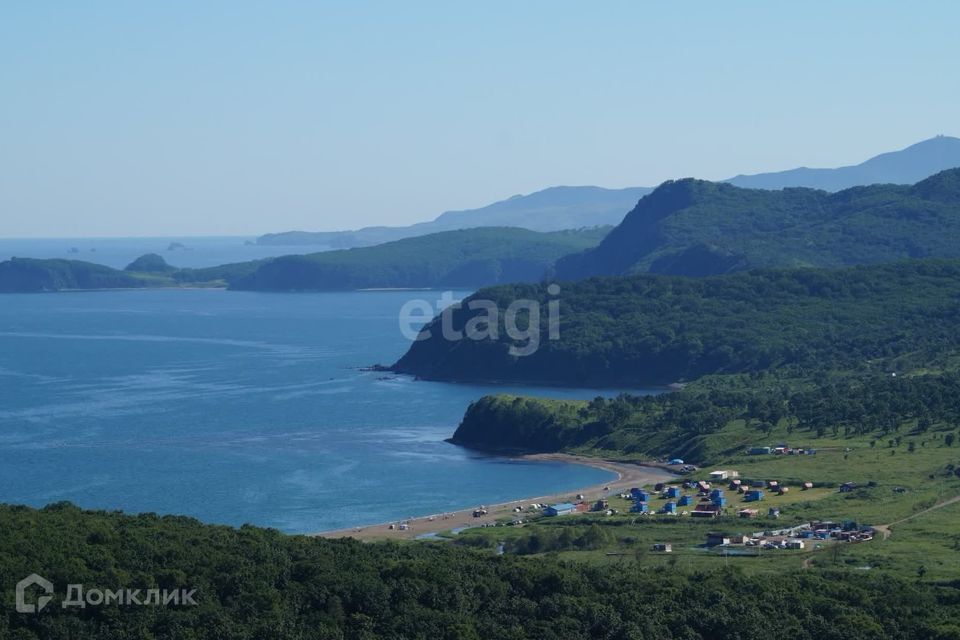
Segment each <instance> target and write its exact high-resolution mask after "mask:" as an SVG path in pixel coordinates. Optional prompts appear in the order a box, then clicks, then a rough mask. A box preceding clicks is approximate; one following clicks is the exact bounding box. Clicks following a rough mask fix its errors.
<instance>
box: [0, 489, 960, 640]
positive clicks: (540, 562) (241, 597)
mask: <svg viewBox="0 0 960 640" xmlns="http://www.w3.org/2000/svg"><path fill="white" fill-rule="evenodd" d="M0 521H2V522H3V523H4V526H3V527H0V575H3V576H5V577H7V578H11V580H9V581H8V580H6V579H5V580H4V586H3V589H4V591H3V594H2V596H3V602H4V607H3V611H2V613H0V637H4V638H14V639H16V640H28V639H31V638H72V639H74V640H86V639H88V638H89V639H94V638H107V637H109V638H142V637H165V638H183V639H187V638H190V639H196V640H202V639H208V638H209V639H213V638H239V639H250V640H253V639H263V640H266V639H268V638H269V639H278V638H282V639H286V638H290V639H293V638H296V639H298V640H303V639H313V638H316V639H324V640H334V639H336V640H346V639H356V640H361V639H364V640H366V639H370V640H372V639H373V638H419V639H423V640H436V639H447V640H480V639H481V638H482V639H484V640H496V639H501V638H502V639H511V640H522V639H524V638H529V639H531V640H533V639H536V640H561V639H574V638H578V639H579V638H604V639H609V640H626V639H628V638H658V639H659V638H683V639H685V640H690V639H695V638H718V637H729V638H733V637H735V638H740V639H742V640H754V639H756V640H767V639H768V638H779V637H791V638H797V639H799V640H804V639H809V640H825V639H836V640H859V639H868V638H869V639H877V640H880V639H881V638H890V637H896V638H916V639H917V640H920V639H922V640H931V639H942V640H946V639H948V638H950V639H953V638H957V637H958V633H960V627H958V621H960V598H958V595H957V589H956V586H949V585H943V586H930V585H923V584H917V583H912V582H906V581H902V580H899V579H896V578H890V577H888V576H879V575H876V576H875V575H866V574H862V573H860V574H857V573H849V572H845V571H834V572H830V571H825V572H820V571H814V572H811V571H807V572H803V573H800V572H788V573H784V574H782V575H776V576H745V575H743V574H741V573H740V572H738V571H736V570H732V571H731V570H726V571H699V572H695V573H693V572H690V571H684V570H679V569H676V570H672V571H669V572H663V571H644V570H642V569H639V570H638V569H637V568H631V570H624V568H623V567H620V566H614V565H607V566H588V565H582V564H578V563H568V562H561V561H558V560H556V559H552V558H549V557H547V558H537V559H526V558H519V557H514V556H495V555H492V554H487V553H479V552H474V551H471V550H468V549H460V548H457V547H456V546H453V545H437V544H412V545H411V544H407V545H397V544H363V543H360V542H356V541H353V540H336V541H330V540H322V539H313V538H307V537H302V536H285V535H283V534H280V533H279V532H276V531H272V530H265V529H258V528H254V527H248V526H247V527H243V528H240V529H232V528H228V527H219V526H209V525H201V524H200V523H198V522H196V521H195V520H192V519H189V518H183V517H174V516H169V517H158V516H156V515H152V514H145V515H139V516H125V515H122V514H119V513H105V512H84V511H81V510H79V509H77V508H76V507H73V506H72V505H69V504H65V503H58V504H55V505H51V506H49V507H47V508H45V509H42V510H39V511H37V510H33V509H28V508H26V507H11V506H0ZM32 573H37V574H40V575H41V576H44V577H45V578H47V579H48V580H50V581H51V582H53V584H54V587H55V594H54V599H53V601H52V602H51V603H50V604H49V605H48V606H47V607H46V608H45V609H43V611H41V612H40V613H39V614H21V613H16V612H14V610H13V608H12V607H11V606H9V603H12V602H13V601H14V594H13V586H12V585H13V582H14V581H15V580H17V579H20V578H22V577H26V576H28V575H30V574H32ZM68 584H82V585H84V586H85V588H86V589H117V588H130V589H141V590H142V593H145V592H146V590H148V589H171V590H172V589H178V588H183V589H188V590H193V589H195V590H196V591H195V594H194V596H193V599H194V600H195V601H196V602H197V605H196V606H122V607H121V606H118V605H116V604H110V605H101V606H88V607H86V608H83V609H79V608H75V607H67V608H64V607H62V606H61V604H62V602H63V601H64V597H65V596H66V595H67V594H66V586H67V585H68ZM918 611H923V615H917V612H918Z"/></svg>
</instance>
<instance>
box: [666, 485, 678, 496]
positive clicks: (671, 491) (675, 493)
mask: <svg viewBox="0 0 960 640" xmlns="http://www.w3.org/2000/svg"><path fill="white" fill-rule="evenodd" d="M667 497H668V498H679V497H680V487H667Z"/></svg>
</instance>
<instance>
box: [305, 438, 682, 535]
mask: <svg viewBox="0 0 960 640" xmlns="http://www.w3.org/2000/svg"><path fill="white" fill-rule="evenodd" d="M510 457H512V458H514V459H518V460H534V461H536V460H540V461H551V462H565V463H568V464H579V465H585V466H590V467H595V468H598V469H603V470H605V471H610V472H612V473H615V474H616V476H617V477H616V478H615V479H611V480H610V481H608V482H605V483H603V484H595V485H591V486H588V487H583V488H580V489H571V490H569V491H562V492H557V493H552V494H548V495H543V496H530V497H524V498H518V499H516V500H510V501H508V502H499V503H496V504H489V505H484V508H485V509H487V511H488V513H487V515H485V516H482V517H479V518H475V517H473V510H474V509H475V508H477V507H479V506H480V505H479V504H477V505H474V506H472V507H468V508H464V509H458V510H456V511H449V512H444V513H434V514H426V515H420V516H416V517H414V518H409V519H398V520H392V521H388V522H379V523H375V524H369V525H361V526H354V527H349V528H346V529H335V530H332V531H320V532H317V533H309V534H306V535H308V536H311V537H319V538H355V539H357V540H365V541H371V540H413V539H415V538H417V537H419V536H423V535H429V534H438V533H442V532H444V531H450V530H452V529H464V528H470V527H478V526H483V525H484V524H492V523H494V522H496V521H497V520H499V519H501V518H504V517H508V516H511V515H514V511H513V509H514V508H515V507H517V506H525V505H529V504H530V503H534V502H537V503H557V502H575V501H576V500H573V499H572V497H573V496H576V495H579V494H582V495H583V496H584V498H583V499H584V501H585V502H593V501H596V500H597V499H599V498H602V497H606V496H608V495H611V494H614V495H615V494H618V493H621V492H623V491H624V490H627V489H629V488H630V487H636V486H643V485H647V484H653V483H656V482H667V481H671V480H676V479H677V475H676V474H674V473H672V472H671V471H669V470H667V468H666V467H664V466H660V465H658V464H657V463H655V462H644V463H639V462H626V461H618V460H610V459H606V458H590V457H587V456H577V455H571V454H566V453H537V454H529V455H520V456H510ZM400 523H405V524H407V525H408V528H407V529H406V530H401V529H400V528H399V525H400ZM391 524H392V525H394V527H395V528H393V529H390V528H389V527H390V525H391Z"/></svg>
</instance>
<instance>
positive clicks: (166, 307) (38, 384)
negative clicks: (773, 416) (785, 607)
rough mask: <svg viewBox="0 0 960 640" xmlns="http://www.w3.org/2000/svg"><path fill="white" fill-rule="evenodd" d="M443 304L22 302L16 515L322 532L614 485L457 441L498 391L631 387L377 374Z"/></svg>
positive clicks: (6, 351) (3, 329) (576, 469)
mask: <svg viewBox="0 0 960 640" xmlns="http://www.w3.org/2000/svg"><path fill="white" fill-rule="evenodd" d="M101 246H103V245H101ZM144 246H146V245H144ZM137 250H139V249H137ZM124 259H125V258H124ZM469 293H470V292H468V291H456V292H453V294H454V296H455V297H463V296H466V295H468V294H469ZM440 295H441V292H438V291H368V292H347V293H297V294H286V293H255V292H231V291H222V290H188V289H185V290H144V291H92V292H75V293H48V294H25V295H22V294H7V295H2V296H0V502H5V503H11V504H26V505H31V506H35V507H41V506H43V505H46V504H50V503H53V502H58V501H63V500H67V501H70V502H73V503H74V504H77V505H79V506H81V507H84V508H91V509H106V510H123V511H127V512H133V513H137V512H155V513H161V514H182V515H188V516H193V517H196V518H199V519H200V520H203V521H205V522H209V523H221V524H227V525H241V524H244V523H250V524H254V525H259V526H266V527H274V528H277V529H280V530H282V531H285V532H290V533H312V532H320V531H327V530H333V529H341V528H348V527H353V526H361V525H368V524H374V523H379V522H388V521H394V520H400V519H405V518H408V517H411V516H419V515H424V514H433V513H442V512H445V511H452V510H460V509H464V508H472V507H475V506H477V505H480V504H490V503H495V502H502V501H506V500H511V499H516V498H522V497H526V496H537V495H545V494H549V493H555V492H562V491H567V490H573V489H576V488H579V487H583V486H586V485H591V484H597V483H602V482H606V481H608V480H610V479H612V477H613V476H612V474H611V473H610V472H608V471H604V470H601V469H597V468H594V467H589V466H583V465H575V464H567V463H559V462H542V461H537V462H533V461H526V460H518V459H514V458H507V457H500V456H494V455H486V454H483V453H479V452H476V451H471V450H468V449H465V448H462V447H459V446H456V445H453V444H450V443H448V442H446V441H445V440H446V439H447V438H449V437H450V436H451V435H452V434H453V432H454V430H455V429H456V427H457V424H458V422H459V420H460V418H461V417H462V416H463V413H464V411H465V410H466V409H467V407H468V406H469V404H470V403H471V402H472V401H474V400H477V399H478V398H480V397H482V396H484V395H486V394H490V393H500V392H504V393H525V394H533V395H538V396H544V397H552V398H591V397H595V396H597V395H614V394H616V393H618V392H619V390H607V391H597V390H594V389H560V388H549V387H547V388H540V387H518V386H485V385H476V384H454V383H438V382H425V381H419V380H414V379H412V378H410V377H406V376H395V375H389V374H384V373H382V372H373V371H367V370H365V368H366V367H368V366H369V365H372V364H375V363H384V364H387V363H392V362H394V361H395V360H396V359H397V358H399V357H400V356H401V355H402V354H403V353H404V352H405V351H406V349H407V348H408V347H409V342H408V340H407V338H405V337H404V335H403V333H402V332H401V330H400V323H399V316H400V310H401V307H403V305H404V304H405V303H406V302H407V301H409V300H411V299H415V298H416V299H424V300H427V301H428V302H429V303H431V304H434V303H435V302H436V301H437V300H438V299H439V298H440ZM635 392H641V393H646V391H643V390H639V391H635Z"/></svg>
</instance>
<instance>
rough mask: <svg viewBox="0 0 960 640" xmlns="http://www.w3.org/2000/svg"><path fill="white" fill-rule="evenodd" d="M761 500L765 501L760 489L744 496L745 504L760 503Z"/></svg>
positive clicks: (748, 492) (752, 490)
mask: <svg viewBox="0 0 960 640" xmlns="http://www.w3.org/2000/svg"><path fill="white" fill-rule="evenodd" d="M760 500H763V491H760V490H759V489H751V490H750V491H747V492H746V493H744V494H743V501H744V502H759V501H760Z"/></svg>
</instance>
